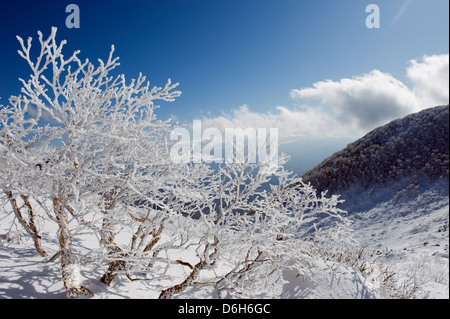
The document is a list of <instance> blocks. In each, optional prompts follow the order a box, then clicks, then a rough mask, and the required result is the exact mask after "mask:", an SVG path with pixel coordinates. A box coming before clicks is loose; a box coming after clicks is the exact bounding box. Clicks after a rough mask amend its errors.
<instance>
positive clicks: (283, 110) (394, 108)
mask: <svg viewBox="0 0 450 319" xmlns="http://www.w3.org/2000/svg"><path fill="white" fill-rule="evenodd" d="M406 76H407V79H408V81H409V82H410V83H409V86H407V85H406V84H405V83H403V82H402V81H400V80H398V79H396V78H394V77H393V76H392V75H391V74H389V73H386V72H381V71H379V70H373V71H371V72H370V73H367V74H364V75H359V76H354V77H352V78H344V79H341V80H339V81H331V80H324V81H320V82H316V83H314V84H313V85H312V87H309V88H302V89H293V90H291V92H290V96H291V98H292V99H293V101H294V102H295V103H296V104H297V106H296V107H294V108H288V107H285V106H277V107H275V112H266V113H261V112H255V111H252V110H250V107H249V106H247V105H242V106H241V107H239V108H238V109H235V110H233V111H232V112H231V113H230V114H226V115H222V116H217V117H211V118H204V119H203V122H202V125H203V127H216V128H219V129H222V130H223V129H225V128H236V127H241V128H247V127H254V128H260V127H265V128H278V130H279V136H280V141H281V142H283V141H289V140H295V138H299V137H314V138H319V137H323V138H327V137H351V138H356V137H360V136H362V135H363V134H365V133H367V132H369V131H370V130H372V129H373V128H375V127H377V126H380V125H383V124H386V123H387V122H389V121H391V120H394V119H396V118H399V117H402V116H405V115H407V114H410V113H414V112H418V111H420V110H422V109H425V108H429V107H433V106H436V105H443V104H448V103H449V55H448V54H444V55H433V56H424V57H423V58H422V59H420V60H411V61H409V65H408V67H407V69H406Z"/></svg>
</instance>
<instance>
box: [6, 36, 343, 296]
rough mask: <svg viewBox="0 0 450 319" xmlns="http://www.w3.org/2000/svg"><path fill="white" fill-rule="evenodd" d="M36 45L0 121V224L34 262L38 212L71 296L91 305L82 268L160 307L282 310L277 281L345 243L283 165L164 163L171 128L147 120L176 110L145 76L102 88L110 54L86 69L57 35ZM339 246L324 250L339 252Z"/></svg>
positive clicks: (317, 201) (334, 214)
mask: <svg viewBox="0 0 450 319" xmlns="http://www.w3.org/2000/svg"><path fill="white" fill-rule="evenodd" d="M38 35H39V42H40V45H41V48H40V51H38V52H37V53H38V54H37V57H35V58H33V57H32V52H31V42H32V40H31V38H30V39H28V40H27V42H24V41H23V40H22V39H21V38H20V37H18V40H19V42H20V44H21V50H20V51H19V54H20V56H21V57H23V58H24V59H25V60H26V61H27V63H28V64H29V66H30V68H31V71H32V74H31V75H30V78H29V79H28V81H25V80H22V79H21V82H22V84H23V88H22V92H21V93H22V94H21V95H19V96H12V97H11V98H10V100H9V104H8V105H7V106H6V107H2V108H1V111H0V128H1V131H0V162H1V166H0V167H1V168H0V187H1V189H2V199H3V200H4V201H5V203H6V204H5V205H4V208H3V209H4V210H3V214H9V215H13V216H14V220H17V221H18V222H19V224H20V225H21V226H22V227H23V229H25V230H26V232H27V233H28V234H29V235H30V236H31V237H32V239H33V241H34V244H35V247H36V250H37V251H38V253H39V254H40V255H42V256H48V255H49V252H47V251H46V249H47V248H46V247H44V246H43V243H42V242H41V239H42V236H48V234H47V233H46V234H45V235H43V234H41V232H40V229H39V227H38V226H39V225H37V224H36V211H39V214H40V215H39V216H40V218H42V219H43V220H44V221H45V223H50V224H53V225H54V226H56V227H55V228H56V233H57V236H56V238H57V241H58V249H57V253H56V254H54V255H53V256H52V257H51V258H50V259H49V260H51V261H54V260H56V259H57V258H59V259H60V266H61V273H62V280H63V283H64V287H65V289H66V291H67V295H68V296H71V297H76V296H79V295H83V294H85V295H92V292H91V291H89V289H88V288H86V287H83V286H82V285H81V279H80V268H82V267H85V266H86V265H88V264H89V265H98V267H97V268H98V269H103V270H104V273H103V275H102V276H101V278H100V281H101V282H103V283H104V284H106V285H111V283H112V282H113V280H114V279H115V278H116V277H117V276H126V277H128V278H129V279H130V280H155V279H160V280H162V281H160V282H166V283H167V284H166V287H165V288H164V289H161V293H160V298H171V297H173V296H175V295H177V294H180V293H182V292H183V291H186V290H187V289H190V288H192V287H206V288H208V289H212V290H213V291H215V293H216V294H217V297H219V298H222V297H252V296H254V295H256V294H258V293H260V292H261V291H265V292H269V293H270V294H271V295H270V296H272V297H275V296H280V295H281V293H282V286H283V284H284V280H283V272H284V271H285V270H288V269H289V270H294V271H297V272H298V273H299V274H300V273H301V272H302V271H307V270H308V268H313V267H314V263H315V262H316V260H317V259H320V258H321V256H320V255H317V254H314V253H313V251H314V249H315V247H317V246H318V245H321V243H319V242H314V241H313V240H312V239H311V238H314V234H316V233H317V232H318V231H319V230H320V229H321V227H322V228H326V226H327V225H338V226H336V227H338V228H339V227H340V229H341V230H345V229H346V226H347V223H346V219H345V217H343V215H344V212H343V211H341V210H339V209H337V208H336V206H337V204H338V203H339V200H338V198H337V197H336V196H331V197H326V196H324V194H321V195H318V194H316V191H315V190H314V189H313V188H312V186H311V185H309V184H305V183H303V182H302V180H301V179H299V178H296V177H295V176H292V174H291V173H290V172H287V171H285V170H284V168H283V164H284V163H285V160H286V159H285V157H284V156H281V157H280V160H279V167H278V169H277V170H275V171H273V172H272V175H268V174H266V172H267V169H265V168H266V167H265V165H264V164H262V163H256V164H250V163H248V162H244V163H226V164H221V165H220V166H219V168H218V169H213V168H212V167H210V166H208V165H206V164H202V163H200V164H191V163H190V164H177V163H173V162H172V161H171V160H170V147H171V143H170V142H169V141H168V136H169V134H170V132H171V130H172V129H173V127H174V126H173V125H174V124H173V123H171V122H170V121H160V120H157V118H156V115H155V112H154V111H155V109H156V108H157V106H156V105H155V104H154V102H155V101H157V100H162V101H167V102H171V101H173V100H174V99H175V98H177V97H178V96H180V94H181V92H179V91H175V88H176V87H177V86H178V84H172V83H171V81H170V80H169V81H168V82H167V84H166V85H165V86H164V87H156V86H155V87H151V86H150V83H149V82H146V79H145V77H144V76H142V75H139V77H138V78H137V79H132V80H131V81H130V82H127V81H126V79H125V76H124V75H118V76H116V77H113V76H111V75H110V73H111V72H112V71H113V70H114V69H115V68H116V67H117V66H118V65H119V63H118V58H114V57H113V52H114V47H112V49H111V53H110V55H109V57H108V59H107V60H106V62H105V61H102V60H98V65H97V66H95V65H94V64H92V63H91V62H89V60H85V61H84V62H83V61H82V60H80V58H79V57H78V56H79V51H76V52H74V53H73V54H72V55H71V56H70V57H68V58H66V57H65V56H64V55H63V54H62V49H63V47H64V45H65V44H66V42H65V41H62V42H61V43H57V42H56V28H53V29H52V32H51V34H50V36H49V37H48V38H47V39H44V38H43V35H42V33H40V32H38ZM271 180H276V182H275V183H273V184H269V181H271ZM336 223H337V224H336ZM339 225H340V226H339ZM336 234H337V233H336V232H329V233H328V235H327V236H322V237H323V238H329V240H330V242H331V241H333V240H334V241H335V242H336V243H339V244H342V243H344V242H345V241H346V240H347V239H348V236H341V237H339V238H334V239H333V236H335V235H336ZM325 241H326V240H325ZM328 244H329V243H328ZM324 247H325V246H324ZM265 296H268V295H265Z"/></svg>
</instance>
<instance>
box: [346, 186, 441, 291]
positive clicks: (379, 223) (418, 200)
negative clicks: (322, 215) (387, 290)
mask: <svg viewBox="0 0 450 319" xmlns="http://www.w3.org/2000/svg"><path fill="white" fill-rule="evenodd" d="M441 190H442V187H440V186H439V184H434V185H433V186H432V187H430V188H429V189H428V190H426V191H424V192H423V193H421V194H420V195H419V196H417V197H413V198H409V199H406V200H401V199H400V202H399V199H398V198H393V199H392V200H390V201H387V202H382V203H379V204H377V205H374V207H373V208H371V209H369V210H367V211H362V212H359V213H355V214H352V215H351V216H350V218H351V219H352V220H353V221H354V224H353V228H354V229H355V230H356V231H355V233H354V235H355V239H357V240H358V241H359V242H360V244H361V245H362V246H364V247H366V248H365V250H366V251H367V252H372V253H373V254H374V256H376V263H379V264H382V265H383V267H386V269H387V271H388V273H389V274H393V279H394V280H395V285H396V286H397V288H398V290H397V291H396V292H395V294H394V296H393V297H404V298H432V299H442V298H444V299H448V298H449V271H448V270H449V229H448V226H449V198H448V195H445V194H442V192H441ZM447 192H448V191H447Z"/></svg>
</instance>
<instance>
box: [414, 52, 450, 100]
mask: <svg viewBox="0 0 450 319" xmlns="http://www.w3.org/2000/svg"><path fill="white" fill-rule="evenodd" d="M407 76H408V78H409V79H410V80H411V82H412V84H413V90H414V93H415V95H416V97H417V98H418V100H419V103H420V104H422V105H427V104H428V105H429V104H431V105H435V104H436V105H437V104H448V103H449V102H448V101H449V89H448V87H449V55H448V54H444V55H432V56H424V57H423V59H422V61H417V60H411V61H410V66H409V67H408V69H407Z"/></svg>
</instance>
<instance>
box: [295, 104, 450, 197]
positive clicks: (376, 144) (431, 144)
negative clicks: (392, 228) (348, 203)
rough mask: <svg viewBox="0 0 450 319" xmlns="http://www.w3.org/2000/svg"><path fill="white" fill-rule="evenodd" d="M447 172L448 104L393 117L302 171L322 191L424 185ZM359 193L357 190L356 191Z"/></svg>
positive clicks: (333, 191) (305, 179)
mask: <svg viewBox="0 0 450 319" xmlns="http://www.w3.org/2000/svg"><path fill="white" fill-rule="evenodd" d="M448 177H449V106H448V105H446V106H437V107H433V108H429V109H425V110H423V111H421V112H418V113H415V114H411V115H408V116H406V117H404V118H401V119H398V120H394V121H392V122H390V123H388V124H386V125H384V126H381V127H379V128H376V129H374V130H373V131H371V132H370V133H368V134H367V135H365V136H364V137H362V138H361V139H359V140H357V141H355V142H353V143H351V144H349V145H348V146H347V147H346V148H344V149H343V150H341V151H339V152H337V153H335V154H334V155H332V156H331V157H329V158H327V159H326V160H325V161H323V162H322V163H321V164H319V165H318V166H316V167H315V168H313V169H312V170H310V171H308V172H306V173H305V174H304V175H303V180H304V181H305V182H311V184H312V185H313V186H315V187H316V188H317V189H318V190H319V191H323V190H328V193H329V194H342V193H344V192H346V191H348V190H349V189H353V190H356V189H358V190H359V192H363V191H365V190H367V189H368V188H369V187H374V186H377V187H378V188H383V187H387V186H388V185H392V184H394V183H396V182H398V181H402V180H408V184H409V186H411V185H415V186H417V187H420V185H423V184H430V183H433V182H435V181H437V180H442V181H443V182H445V181H448ZM353 195H355V192H353Z"/></svg>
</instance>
